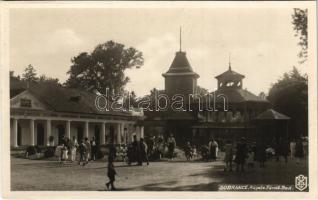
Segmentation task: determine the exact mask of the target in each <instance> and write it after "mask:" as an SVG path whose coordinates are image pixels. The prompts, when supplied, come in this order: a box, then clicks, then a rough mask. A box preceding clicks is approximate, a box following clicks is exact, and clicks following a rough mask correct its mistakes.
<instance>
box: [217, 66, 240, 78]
mask: <svg viewBox="0 0 318 200" xmlns="http://www.w3.org/2000/svg"><path fill="white" fill-rule="evenodd" d="M244 77H245V76H244V75H242V74H240V73H237V72H235V71H233V70H232V69H231V67H230V68H229V69H228V70H227V71H226V72H223V73H222V74H220V75H218V76H216V77H215V78H217V79H220V78H227V79H233V78H244Z"/></svg>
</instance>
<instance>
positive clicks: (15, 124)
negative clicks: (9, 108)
mask: <svg viewBox="0 0 318 200" xmlns="http://www.w3.org/2000/svg"><path fill="white" fill-rule="evenodd" d="M12 145H13V147H17V146H18V119H16V118H13V144H12Z"/></svg>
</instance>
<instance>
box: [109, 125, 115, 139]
mask: <svg viewBox="0 0 318 200" xmlns="http://www.w3.org/2000/svg"><path fill="white" fill-rule="evenodd" d="M109 142H110V143H114V142H115V129H114V126H110V127H109Z"/></svg>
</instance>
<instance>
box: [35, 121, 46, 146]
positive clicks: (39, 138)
mask: <svg viewBox="0 0 318 200" xmlns="http://www.w3.org/2000/svg"><path fill="white" fill-rule="evenodd" d="M36 136H37V143H36V144H37V145H38V146H43V145H44V126H43V124H37V135H36Z"/></svg>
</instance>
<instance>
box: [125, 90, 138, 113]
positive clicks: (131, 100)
mask: <svg viewBox="0 0 318 200" xmlns="http://www.w3.org/2000/svg"><path fill="white" fill-rule="evenodd" d="M123 100H124V102H123V104H124V107H125V108H126V109H129V108H130V107H133V108H137V106H138V99H137V95H136V93H135V92H134V91H131V92H128V91H126V92H125V93H124V99H123Z"/></svg>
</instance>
